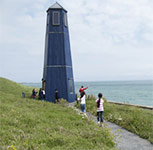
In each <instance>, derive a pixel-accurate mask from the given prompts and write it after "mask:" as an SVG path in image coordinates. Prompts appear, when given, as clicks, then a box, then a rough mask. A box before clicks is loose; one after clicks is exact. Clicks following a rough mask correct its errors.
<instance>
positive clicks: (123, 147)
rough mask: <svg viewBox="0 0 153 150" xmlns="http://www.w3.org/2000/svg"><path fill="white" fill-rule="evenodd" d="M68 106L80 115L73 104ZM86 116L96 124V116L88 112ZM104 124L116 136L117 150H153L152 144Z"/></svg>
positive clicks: (106, 123) (117, 127) (123, 130)
mask: <svg viewBox="0 0 153 150" xmlns="http://www.w3.org/2000/svg"><path fill="white" fill-rule="evenodd" d="M69 106H70V107H72V108H73V109H74V110H75V111H77V112H78V113H79V114H80V110H79V109H77V108H75V107H74V103H70V104H69ZM86 115H87V116H88V119H90V120H93V121H94V122H95V123H96V124H97V119H96V116H93V115H91V114H90V113H88V112H87V113H86ZM104 124H105V126H107V127H108V128H111V132H112V133H113V134H114V135H115V136H116V139H117V148H118V149H119V150H153V144H151V143H150V142H149V141H147V140H145V139H142V138H140V137H139V136H137V135H136V134H134V133H131V132H129V131H127V130H126V129H123V128H122V127H120V126H118V125H116V124H114V123H111V122H107V121H104Z"/></svg>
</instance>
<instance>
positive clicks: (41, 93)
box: [39, 88, 43, 100]
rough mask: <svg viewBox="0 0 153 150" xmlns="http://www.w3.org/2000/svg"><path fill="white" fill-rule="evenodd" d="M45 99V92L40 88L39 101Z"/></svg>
mask: <svg viewBox="0 0 153 150" xmlns="http://www.w3.org/2000/svg"><path fill="white" fill-rule="evenodd" d="M42 99H43V91H42V88H40V90H39V100H42Z"/></svg>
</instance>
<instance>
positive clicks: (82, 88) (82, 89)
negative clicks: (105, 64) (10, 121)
mask: <svg viewBox="0 0 153 150" xmlns="http://www.w3.org/2000/svg"><path fill="white" fill-rule="evenodd" d="M87 88H88V86H87V87H86V88H84V87H83V86H81V88H80V90H79V92H80V94H81V93H82V92H84V90H86V89H87Z"/></svg>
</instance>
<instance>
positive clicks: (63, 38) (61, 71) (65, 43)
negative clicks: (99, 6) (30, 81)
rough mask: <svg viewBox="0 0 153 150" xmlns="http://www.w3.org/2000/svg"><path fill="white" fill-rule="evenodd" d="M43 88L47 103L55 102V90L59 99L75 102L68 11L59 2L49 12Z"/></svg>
mask: <svg viewBox="0 0 153 150" xmlns="http://www.w3.org/2000/svg"><path fill="white" fill-rule="evenodd" d="M42 88H44V89H45V92H46V100H47V101H50V102H54V101H55V89H57V90H58V92H59V98H64V99H66V100H67V101H68V102H73V101H75V89H74V79H73V69H72V60H71V50H70V40H69V30H68V22H67V11H66V10H65V9H64V8H63V7H62V6H61V5H60V4H58V3H57V2H56V3H55V4H54V5H52V6H51V7H49V8H48V10H47V25H46V39H45V56H44V69H43V79H42Z"/></svg>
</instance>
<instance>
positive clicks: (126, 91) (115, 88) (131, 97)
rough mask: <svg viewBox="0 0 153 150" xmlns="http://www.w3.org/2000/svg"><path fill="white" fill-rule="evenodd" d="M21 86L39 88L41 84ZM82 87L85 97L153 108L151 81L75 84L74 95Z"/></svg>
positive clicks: (152, 81) (152, 86)
mask: <svg viewBox="0 0 153 150" xmlns="http://www.w3.org/2000/svg"><path fill="white" fill-rule="evenodd" d="M21 84H23V85H26V86H30V87H37V88H40V87H41V83H21ZM82 85H83V86H84V87H86V86H88V89H86V90H85V92H86V94H87V95H94V96H95V97H97V95H98V93H102V94H103V96H104V97H105V98H106V99H107V100H108V101H115V102H123V103H129V104H136V105H144V106H153V80H141V81H138V80H137V81H96V82H91V81H90V82H75V93H77V94H79V89H80V87H81V86H82Z"/></svg>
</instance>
